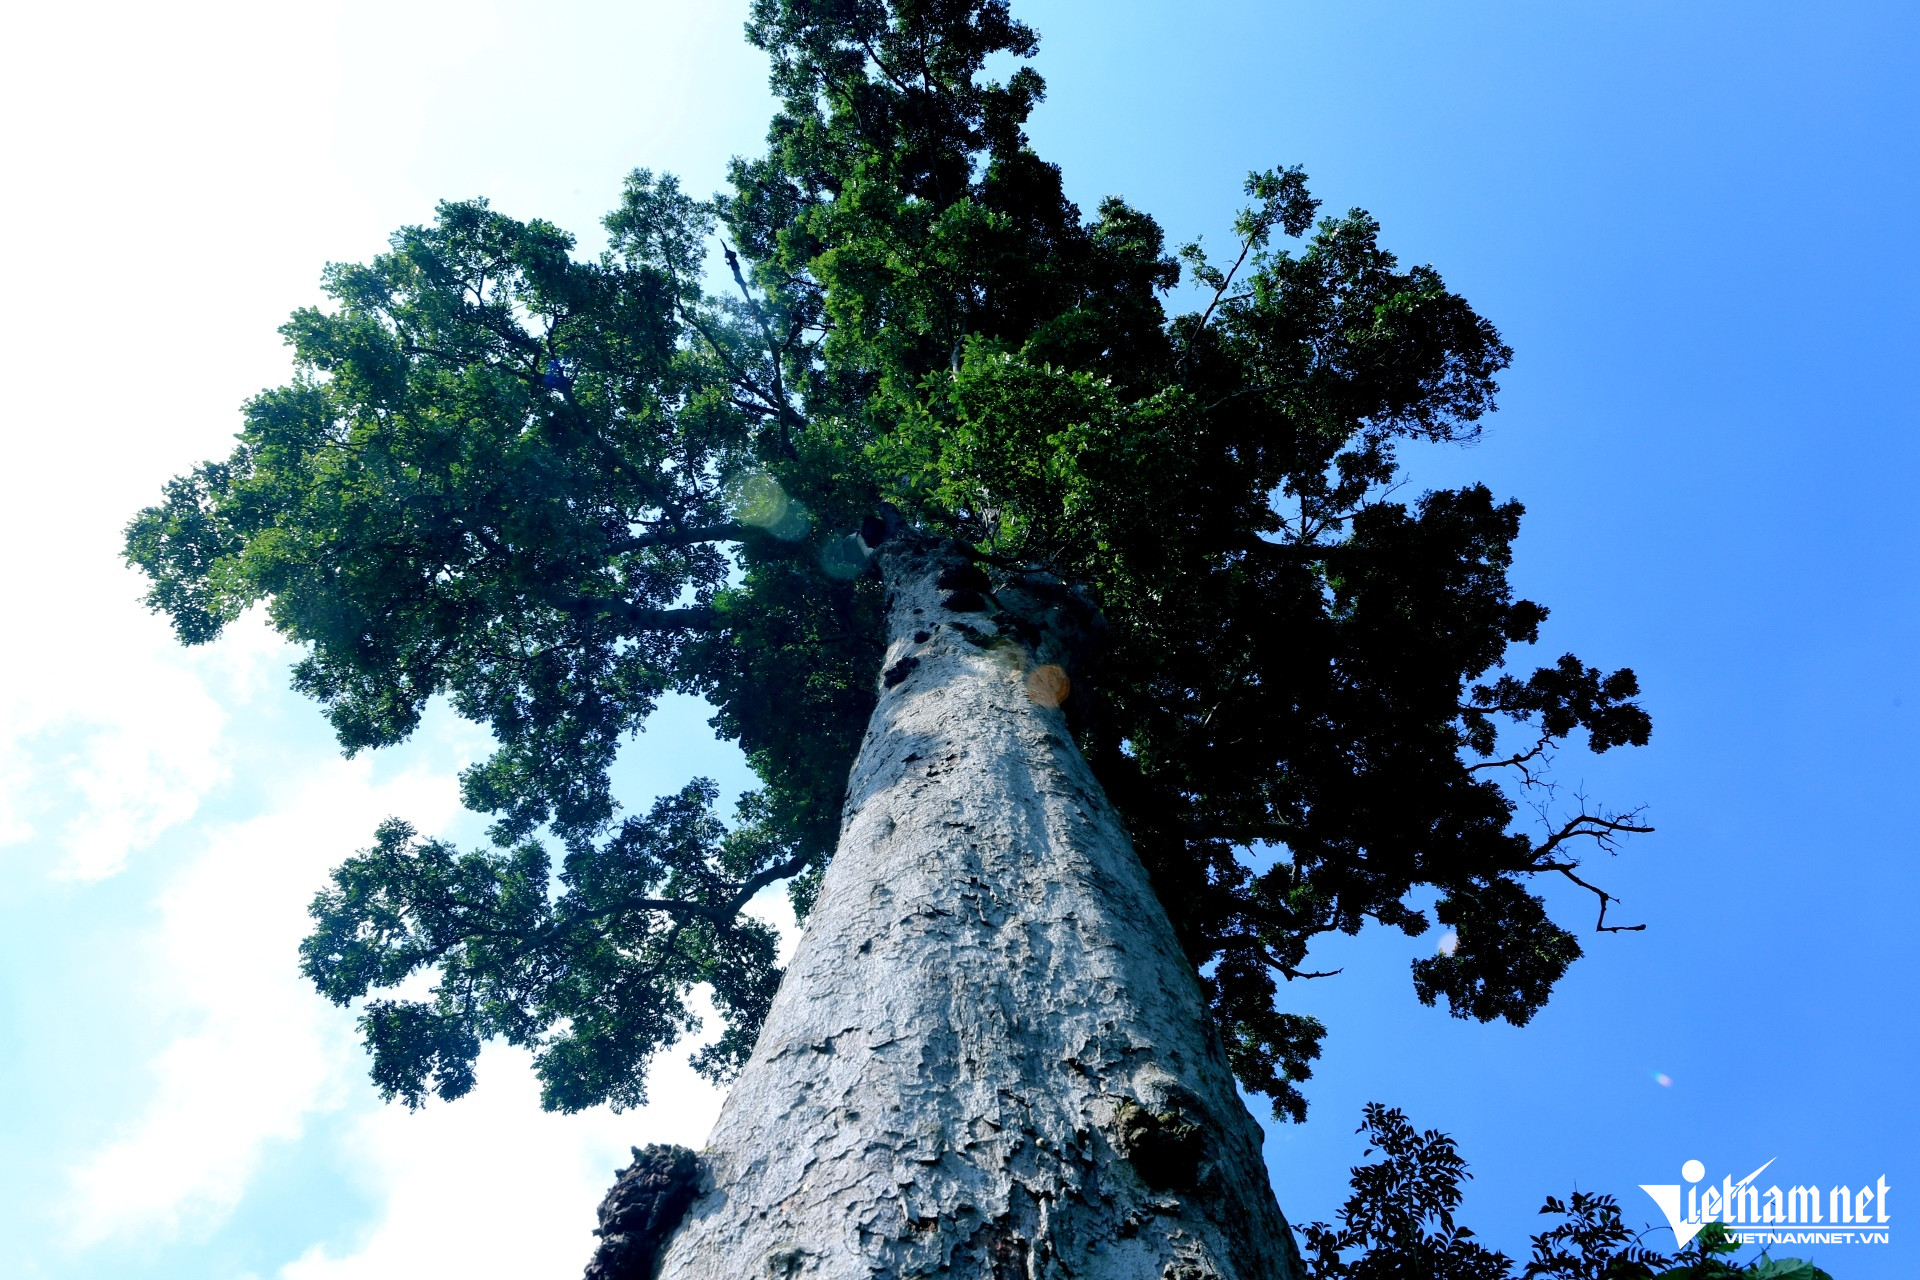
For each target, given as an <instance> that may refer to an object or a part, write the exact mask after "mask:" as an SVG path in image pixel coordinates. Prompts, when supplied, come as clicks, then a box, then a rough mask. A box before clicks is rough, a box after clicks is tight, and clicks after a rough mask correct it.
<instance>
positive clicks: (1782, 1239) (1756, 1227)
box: [1640, 1160, 1892, 1248]
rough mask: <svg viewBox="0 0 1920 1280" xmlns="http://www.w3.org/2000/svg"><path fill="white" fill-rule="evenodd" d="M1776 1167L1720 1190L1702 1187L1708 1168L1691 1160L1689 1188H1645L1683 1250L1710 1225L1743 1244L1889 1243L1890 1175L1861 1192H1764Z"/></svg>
mask: <svg viewBox="0 0 1920 1280" xmlns="http://www.w3.org/2000/svg"><path fill="white" fill-rule="evenodd" d="M1772 1164H1773V1161H1772V1160H1769V1161H1767V1163H1766V1164H1763V1165H1761V1166H1760V1167H1759V1168H1758V1169H1755V1170H1754V1171H1753V1172H1752V1173H1750V1174H1748V1175H1747V1176H1746V1177H1744V1178H1742V1179H1740V1180H1739V1181H1738V1182H1735V1181H1734V1180H1733V1178H1731V1177H1723V1178H1721V1179H1720V1185H1719V1186H1717V1187H1716V1186H1714V1185H1713V1184H1712V1183H1707V1185H1705V1186H1701V1185H1699V1184H1700V1183H1701V1182H1702V1181H1704V1180H1705V1178H1706V1176H1707V1166H1706V1165H1704V1164H1702V1163H1700V1161H1698V1160H1689V1161H1687V1162H1686V1163H1685V1164H1683V1165H1681V1166H1680V1176H1681V1177H1682V1178H1684V1179H1685V1180H1686V1183H1687V1185H1685V1186H1682V1185H1680V1184H1678V1183H1671V1182H1670V1183H1666V1184H1663V1185H1648V1184H1646V1183H1642V1184H1641V1185H1640V1189H1641V1190H1642V1191H1644V1192H1646V1193H1647V1194H1648V1195H1650V1196H1652V1197H1653V1202H1654V1203H1655V1204H1657V1205H1659V1206H1660V1212H1661V1213H1663V1214H1665V1215H1666V1217H1667V1225H1668V1226H1670V1227H1672V1228H1673V1237H1674V1239H1675V1240H1676V1241H1677V1242H1678V1243H1679V1246H1680V1247H1681V1248H1685V1247H1686V1245H1687V1242H1688V1241H1689V1240H1692V1239H1693V1238H1694V1237H1695V1236H1697V1235H1699V1234H1700V1231H1701V1229H1702V1228H1703V1227H1705V1226H1706V1225H1707V1224H1708V1223H1709V1222H1723V1223H1726V1224H1727V1225H1728V1227H1729V1228H1731V1234H1732V1236H1733V1238H1734V1239H1736V1240H1738V1241H1739V1242H1740V1243H1741V1244H1764V1245H1770V1244H1886V1243H1887V1242H1888V1239H1889V1227H1888V1222H1889V1219H1888V1215H1887V1192H1889V1191H1890V1190H1892V1188H1891V1187H1889V1186H1888V1185H1887V1179H1886V1175H1885V1174H1882V1175H1881V1176H1880V1177H1879V1178H1878V1179H1877V1180H1875V1181H1874V1182H1871V1183H1864V1182H1863V1183H1861V1184H1860V1185H1859V1186H1858V1187H1851V1186H1846V1185H1844V1184H1843V1185H1840V1186H1836V1187H1831V1188H1828V1189H1826V1190H1825V1191H1824V1192H1823V1191H1822V1189H1821V1188H1820V1187H1818V1186H1796V1187H1787V1188H1785V1189H1784V1190H1783V1189H1782V1188H1780V1187H1779V1186H1777V1185H1776V1186H1770V1187H1767V1188H1766V1189H1765V1190H1764V1191H1763V1190H1761V1189H1760V1187H1758V1186H1756V1185H1755V1184H1756V1183H1757V1181H1758V1180H1759V1177H1760V1175H1761V1174H1763V1173H1765V1172H1766V1171H1767V1169H1768V1168H1769V1167H1770V1166H1771V1165H1772ZM1682 1193H1684V1194H1682ZM1823 1210H1824V1213H1823Z"/></svg>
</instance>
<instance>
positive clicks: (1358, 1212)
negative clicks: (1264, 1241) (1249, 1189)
mask: <svg viewBox="0 0 1920 1280" xmlns="http://www.w3.org/2000/svg"><path fill="white" fill-rule="evenodd" d="M1359 1132H1361V1133H1364V1134H1366V1135H1367V1143H1368V1145H1367V1152H1366V1154H1368V1155H1372V1154H1373V1153H1374V1152H1375V1151H1376V1150H1377V1151H1379V1152H1380V1155H1381V1158H1380V1159H1379V1160H1377V1161H1375V1162H1374V1163H1372V1164H1361V1165H1357V1166H1355V1167H1354V1169H1353V1170H1352V1177H1351V1185H1352V1187H1353V1194H1352V1195H1351V1196H1349V1197H1348V1198H1347V1202H1346V1203H1345V1204H1344V1205H1342V1206H1341V1208H1340V1213H1339V1219H1340V1223H1339V1225H1338V1226H1337V1227H1333V1226H1328V1225H1327V1224H1326V1223H1324V1222H1313V1223H1308V1224H1307V1225H1306V1226H1305V1227H1303V1228H1301V1232H1300V1234H1301V1237H1302V1238H1303V1240H1304V1241H1305V1244H1306V1251H1305V1252H1306V1257H1305V1263H1306V1273H1307V1275H1308V1277H1309V1278H1310V1280H1402V1278H1403V1277H1415V1276H1417V1277H1420V1280H1510V1278H1511V1277H1512V1276H1513V1274H1514V1273H1513V1267H1514V1262H1513V1259H1511V1258H1509V1257H1507V1256H1506V1255H1505V1254H1503V1253H1500V1252H1498V1251H1497V1250H1491V1249H1487V1248H1486V1247H1484V1246H1483V1245H1481V1244H1479V1243H1478V1242H1477V1241H1476V1240H1475V1239H1474V1234H1473V1232H1472V1231H1471V1230H1470V1229H1468V1228H1466V1227H1463V1226H1461V1225H1459V1223H1457V1222H1456V1221H1455V1220H1454V1211H1455V1210H1456V1209H1458V1208H1459V1207H1460V1200H1461V1195H1462V1193H1461V1190H1460V1183H1461V1181H1462V1180H1463V1179H1466V1178H1471V1177H1472V1176H1473V1175H1472V1174H1471V1173H1469V1172H1467V1164H1466V1161H1465V1160H1463V1159H1462V1158H1461V1157H1460V1153H1459V1150H1458V1149H1457V1148H1456V1147H1455V1146H1454V1142H1453V1139H1452V1138H1450V1137H1448V1136H1447V1135H1446V1134H1444V1133H1441V1132H1439V1131H1438V1130H1434V1129H1429V1130H1427V1131H1426V1132H1424V1133H1422V1132H1419V1131H1417V1130H1416V1129H1415V1128H1414V1127H1413V1125H1412V1124H1410V1123H1408V1121H1407V1118H1406V1116H1405V1115H1404V1114H1403V1113H1402V1112H1400V1111H1398V1110H1396V1109H1394V1108H1391V1107H1385V1106H1382V1105H1381V1104H1379V1103H1377V1102H1370V1103H1368V1104H1367V1106H1366V1108H1365V1110H1364V1112H1363V1114H1362V1118H1361V1122H1360V1128H1359ZM1540 1212H1541V1213H1543V1214H1553V1215H1555V1216H1557V1217H1559V1218H1560V1219H1561V1221H1560V1222H1559V1223H1558V1224H1557V1225H1555V1226H1553V1227H1549V1228H1548V1229H1547V1230H1545V1231H1543V1232H1541V1233H1539V1234H1538V1235H1536V1236H1534V1237H1533V1241H1532V1243H1533V1255H1532V1257H1531V1258H1530V1259H1529V1260H1528V1261H1527V1264H1526V1266H1525V1268H1524V1269H1523V1270H1522V1271H1521V1272H1520V1275H1519V1280H1833V1277H1831V1276H1829V1275H1828V1274H1827V1273H1826V1272H1824V1271H1822V1270H1820V1268H1818V1267H1816V1266H1814V1265H1813V1264H1812V1263H1810V1262H1802V1261H1801V1260H1799V1259H1798V1258H1779V1259H1770V1258H1767V1257H1765V1256H1764V1255H1762V1256H1761V1257H1758V1258H1755V1259H1753V1260H1752V1261H1751V1262H1748V1263H1746V1264H1745V1265H1739V1264H1735V1263H1733V1262H1730V1261H1727V1259H1728V1258H1729V1257H1730V1256H1731V1255H1733V1254H1735V1253H1738V1252H1739V1249H1740V1246H1739V1244H1738V1242H1736V1241H1734V1240H1733V1239H1732V1237H1731V1234H1730V1233H1729V1232H1728V1230H1727V1228H1726V1227H1725V1225H1724V1224H1722V1223H1718V1222H1712V1223H1708V1224H1707V1226H1706V1228H1705V1229H1704V1230H1703V1231H1701V1233H1700V1234H1699V1235H1698V1236H1696V1237H1695V1238H1694V1241H1693V1243H1692V1244H1691V1245H1689V1246H1688V1247H1687V1248H1685V1249H1683V1250H1681V1252H1680V1253H1679V1254H1678V1255H1677V1256H1674V1257H1668V1256H1667V1255H1665V1254H1662V1253H1659V1252H1658V1251H1656V1250H1653V1249H1649V1248H1647V1247H1646V1246H1645V1245H1643V1244H1641V1243H1640V1241H1641V1237H1642V1235H1643V1234H1644V1232H1636V1231H1634V1230H1632V1229H1631V1228H1629V1227H1628V1226H1626V1224H1625V1223H1624V1222H1622V1220H1621V1217H1620V1204H1619V1202H1618V1201H1617V1200H1615V1199H1614V1198H1613V1197H1612V1196H1607V1195H1595V1194H1593V1193H1590V1192H1585V1191H1576V1192H1574V1193H1573V1196H1572V1197H1571V1199H1570V1200H1566V1201H1563V1200H1560V1199H1558V1198H1557V1197H1554V1196H1548V1197H1547V1200H1546V1203H1545V1204H1544V1205H1542V1206H1541V1208H1540Z"/></svg>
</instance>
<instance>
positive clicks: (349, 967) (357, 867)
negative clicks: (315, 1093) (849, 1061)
mask: <svg viewBox="0 0 1920 1280" xmlns="http://www.w3.org/2000/svg"><path fill="white" fill-rule="evenodd" d="M716 794H717V790H716V788H715V787H714V785H713V784H712V783H711V782H708V781H706V780H705V779H697V780H695V781H694V782H693V783H692V784H691V785H689V786H688V787H687V788H686V790H684V791H682V792H681V793H680V794H679V795H677V796H669V797H666V798H664V799H662V800H660V801H659V802H657V803H656V804H655V805H654V806H653V809H652V811H651V812H650V813H648V814H647V816H645V817H644V818H629V819H627V820H626V821H625V822H623V823H621V824H620V827H619V829H618V830H617V831H616V832H615V833H614V834H613V836H612V837H611V838H610V839H608V840H605V841H603V842H600V843H592V842H580V843H577V844H576V845H575V846H574V847H573V848H571V849H570V850H569V851H568V856H567V859H566V864H565V866H564V868H563V869H562V870H561V872H560V874H559V876H558V881H559V886H560V889H561V892H560V893H558V895H556V894H555V893H554V892H552V889H553V885H552V880H553V876H552V874H551V866H550V863H549V859H548V857H547V853H546V850H545V849H544V848H542V847H541V846H540V845H539V844H537V843H535V842H531V841H529V842H526V843H523V844H519V845H516V846H513V847H511V848H502V849H495V850H487V851H482V852H476V853H467V854H461V853H457V852H456V851H454V850H453V849H452V848H450V847H448V846H447V845H445V844H442V843H441V842H439V841H434V840H421V839H418V838H417V837H416V836H415V833H414V831H413V829H412V828H411V827H409V826H407V825H406V824H405V823H404V822H400V821H398V820H390V821H388V822H386V823H384V824H382V825H381V827H380V830H379V832H378V833H377V839H376V843H375V844H374V846H373V847H372V848H370V849H367V850H365V851H363V852H361V853H359V854H356V855H355V856H354V857H352V858H349V859H348V860H347V861H346V862H345V863H344V864H343V865H341V866H340V867H339V868H338V869H337V870H335V871H334V873H333V887H332V888H330V889H328V890H326V891H325V892H323V893H321V894H320V895H319V897H317V898H316V899H315V900H314V904H313V916H314V920H315V922H316V926H317V927H316V928H315V930H314V932H313V934H312V936H310V937H309V938H308V939H307V940H306V942H305V943H304V944H303V945H302V946H301V955H302V959H303V965H302V968H303V969H304V971H305V973H306V975H307V976H308V977H309V978H311V979H312V980H313V982H314V984H315V985H316V986H318V987H319V988H320V991H321V992H322V993H323V994H325V995H326V996H328V997H329V998H331V999H333V1000H335V1001H338V1002H340V1003H342V1004H344V1003H346V1002H347V1001H349V1000H354V999H358V998H361V997H364V996H366V995H367V994H368V992H369V991H372V990H375V989H392V988H395V987H399V986H401V985H402V984H403V983H405V982H407V980H408V979H410V978H412V977H413V976H414V975H415V974H417V973H420V972H422V971H429V972H432V973H433V974H434V975H435V983H434V987H433V993H432V999H431V1000H427V1001H419V1000H375V1001H372V1002H370V1003H369V1004H368V1005H367V1006H366V1010H365V1012H364V1013H363V1015H362V1016H361V1019H360V1026H361V1030H362V1032H363V1033H364V1034H365V1035H366V1038H367V1045H368V1048H369V1049H370V1050H371V1052H372V1054H373V1078H374V1082H375V1083H376V1084H378V1085H379V1086H380V1089H381V1091H382V1093H384V1094H385V1095H386V1096H387V1097H388V1098H390V1099H391V1098H396V1097H397V1098H401V1099H403V1100H404V1101H405V1102H406V1103H407V1105H408V1106H419V1105H420V1103H421V1102H422V1101H423V1100H424V1098H425V1097H426V1096H427V1095H428V1094H429V1093H438V1094H440V1095H441V1096H443V1097H449V1098H457V1097H459V1096H461V1095H462V1094H464V1093H466V1092H467V1091H468V1090H469V1089H470V1088H472V1087H473V1063H474V1059H475V1057H476V1056H477V1055H478V1054H479V1051H480V1044H481V1041H482V1040H484V1039H486V1038H487V1037H489V1036H500V1037H502V1038H504V1039H505V1040H507V1041H508V1042H509V1043H511V1044H519V1045H527V1046H530V1047H532V1048H533V1049H534V1066H535V1069H536V1071H538V1073H539V1075H540V1080H541V1100H542V1101H543V1102H544V1103H545V1105H546V1106H548V1107H550V1108H553V1109H555V1110H560V1111H577V1110H579V1109H581V1108H582V1107H588V1106H592V1105H594V1104H596V1103H600V1102H606V1101H611V1102H612V1103H613V1104H614V1106H615V1107H616V1108H618V1107H626V1106H640V1105H642V1104H643V1103H645V1102H646V1089H645V1076H644V1067H645V1063H646V1059H647V1058H648V1056H649V1055H651V1054H652V1053H653V1051H654V1050H655V1048H656V1047H657V1046H658V1045H659V1044H661V1043H662V1042H669V1043H670V1042H671V1041H672V1040H674V1039H677V1038H678V1037H679V1036H680V1035H681V1034H684V1033H685V1032H687V1031H689V1030H692V1029H693V1028H695V1027H696V1026H698V1021H697V1019H696V1018H695V1016H694V1015H693V1013H692V1012H691V1011H690V1010H689V1009H688V1007H687V1005H686V1002H685V997H686V995H687V993H688V991H689V990H690V989H691V988H692V987H693V986H695V985H696V984H700V983H705V984H709V985H710V986H711V988H712V992H713V998H714V1002H715V1004H716V1005H717V1006H718V1008H719V1009H720V1011H721V1014H722V1016H723V1018H724V1019H725V1020H726V1022H727V1031H726V1033H725V1034H724V1035H722V1036H721V1038H720V1039H719V1040H718V1041H716V1042H715V1043H714V1044H713V1045H711V1046H709V1047H708V1048H706V1049H704V1050H702V1051H701V1054H700V1057H699V1059H698V1062H697V1065H699V1066H700V1067H701V1068H702V1069H703V1070H704V1071H706V1072H707V1073H708V1074H709V1075H712V1076H714V1077H716V1078H722V1079H723V1078H725V1077H726V1076H727V1075H728V1074H730V1072H731V1071H732V1070H733V1069H735V1068H736V1067H737V1066H738V1065H739V1064H740V1063H742V1062H744V1061H745V1059H746V1056H747V1054H748V1053H749V1052H750V1051H751V1050H752V1047H753V1036H754V1033H755V1032H756V1031H757V1029H758V1026H759V1021H760V1019H761V1017H762V1016H763V1015H764V1014H765V1012H766V1008H767V1004H768V1002H769V1001H771V1000H772V999H773V990H774V986H775V985H776V984H777V979H778V976H779V975H778V972H777V971H776V970H775V969H774V968H773V956H774V951H775V947H776V943H777V939H776V938H775V936H774V934H773V932H772V930H770V929H768V928H767V927H766V926H765V925H762V924H760V923H758V922H756V921H753V920H751V919H745V920H742V919H740V918H739V911H740V907H741V906H742V904H744V903H745V902H746V901H747V900H748V899H749V898H751V897H752V896H753V894H754V893H755V892H757V891H758V890H759V889H761V888H762V887H764V886H765V885H767V884H769V883H772V882H773V881H775V880H779V879H784V878H786V877H788V876H791V875H793V874H794V872H796V871H798V870H799V869H800V868H801V867H802V866H804V865H805V862H806V857H805V855H803V854H796V853H795V852H794V850H793V848H792V847H791V846H790V845H789V844H787V843H785V842H783V841H781V840H780V839H779V838H778V836H776V835H773V834H772V833H769V832H768V831H767V830H766V829H765V828H764V827H762V826H761V825H760V824H759V822H758V821H757V820H758V819H761V818H763V817H764V815H763V813H762V812H761V811H760V808H759V805H758V802H757V798H755V797H750V798H749V799H748V800H747V801H746V802H745V803H743V805H742V815H741V816H742V817H743V819H745V821H743V822H742V823H741V824H740V825H739V826H738V827H737V828H736V829H735V830H734V831H733V832H731V833H729V832H728V831H727V830H726V828H725V827H724V826H722V824H721V823H720V822H719V821H718V820H717V819H716V818H715V817H714V815H713V811H712V806H713V801H714V798H715V796H716Z"/></svg>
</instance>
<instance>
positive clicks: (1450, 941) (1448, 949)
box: [1436, 929, 1460, 956]
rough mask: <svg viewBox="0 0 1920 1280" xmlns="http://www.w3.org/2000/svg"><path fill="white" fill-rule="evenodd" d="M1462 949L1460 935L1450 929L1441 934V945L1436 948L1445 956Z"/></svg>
mask: <svg viewBox="0 0 1920 1280" xmlns="http://www.w3.org/2000/svg"><path fill="white" fill-rule="evenodd" d="M1459 949H1460V935H1459V934H1457V933H1455V932H1454V931H1453V930H1451V929H1449V930H1447V931H1446V932H1445V933H1444V934H1442V935H1441V936H1440V945H1439V947H1437V948H1436V950H1438V951H1439V953H1440V954H1441V955H1443V956H1450V955H1452V954H1453V953H1454V952H1456V951H1458V950H1459Z"/></svg>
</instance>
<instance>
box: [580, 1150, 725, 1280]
mask: <svg viewBox="0 0 1920 1280" xmlns="http://www.w3.org/2000/svg"><path fill="white" fill-rule="evenodd" d="M618 1176H619V1180H618V1181H616V1182H615V1183H614V1184H613V1187H612V1188H611V1189H610V1190H609V1191H608V1192H607V1195H606V1199H604V1200H602V1201H601V1202H600V1225H599V1226H598V1227H595V1228H594V1232H593V1234H595V1235H597V1236H599V1237H600V1247H599V1248H598V1249H595V1250H594V1253H593V1260H592V1261H591V1262H589V1263H587V1274H586V1280H653V1275H654V1272H655V1269H656V1266H657V1264H658V1262H659V1259H660V1247H661V1246H662V1245H664V1244H665V1243H666V1242H667V1237H668V1236H670V1235H672V1234H673V1230H674V1228H675V1227H677V1226H679V1225H680V1219H681V1218H682V1217H683V1216H684V1215H685V1214H686V1211H687V1205H688V1204H689V1203H691V1202H692V1200H693V1192H694V1186H695V1184H696V1183H697V1182H698V1181H699V1177H700V1166H699V1160H698V1157H696V1156H695V1155H694V1154H693V1152H691V1151H689V1150H687V1149H686V1148H685V1147H666V1146H658V1145H650V1146H648V1147H646V1148H644V1149H643V1148H640V1147H635V1148H634V1149H633V1163H632V1164H631V1165H629V1166H627V1167H626V1168H625V1169H622V1170H620V1172H619V1175H618Z"/></svg>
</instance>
